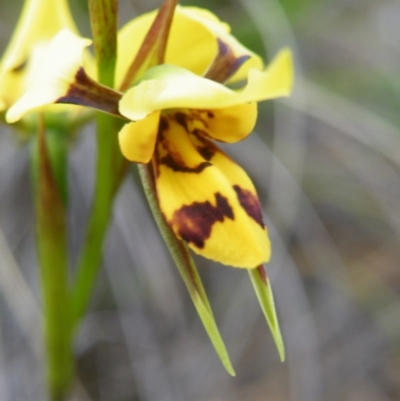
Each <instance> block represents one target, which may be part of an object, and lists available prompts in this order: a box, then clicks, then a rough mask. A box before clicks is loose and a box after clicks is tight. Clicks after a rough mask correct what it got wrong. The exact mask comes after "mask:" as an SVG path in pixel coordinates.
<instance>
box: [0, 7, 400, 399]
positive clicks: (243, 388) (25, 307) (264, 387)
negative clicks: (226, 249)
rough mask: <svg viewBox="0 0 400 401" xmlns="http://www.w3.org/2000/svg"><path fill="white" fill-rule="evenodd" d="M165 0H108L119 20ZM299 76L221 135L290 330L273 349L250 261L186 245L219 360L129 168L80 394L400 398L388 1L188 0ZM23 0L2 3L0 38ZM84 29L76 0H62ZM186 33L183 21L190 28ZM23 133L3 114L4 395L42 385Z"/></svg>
mask: <svg viewBox="0 0 400 401" xmlns="http://www.w3.org/2000/svg"><path fill="white" fill-rule="evenodd" d="M159 3H160V1H155V0H151V1H150V0H146V1H134V0H121V1H120V21H121V25H122V24H123V23H125V22H126V21H127V20H129V19H130V18H132V17H134V16H135V15H137V14H139V13H142V12H146V11H149V10H151V9H153V8H156V7H157V6H158V5H159ZM180 3H181V4H183V5H197V6H201V7H207V8H209V9H211V10H212V11H214V12H215V13H217V15H218V16H219V17H220V18H221V19H222V20H225V21H227V22H228V23H229V24H230V25H231V26H232V30H233V33H234V34H235V36H237V37H238V38H239V39H240V40H241V41H242V42H243V43H244V44H245V45H247V46H248V47H250V48H252V49H254V50H255V51H257V52H258V53H259V54H261V55H263V56H264V57H265V59H266V60H270V59H271V58H272V57H273V55H274V54H275V53H276V52H277V51H278V50H279V49H280V48H281V47H283V46H289V47H290V48H291V49H292V51H293V53H294V56H295V62H296V85H295V91H294V94H293V96H292V97H291V98H290V99H287V100H284V101H275V102H267V103H263V104H261V106H260V117H259V121H258V124H257V128H256V130H255V133H254V134H253V135H251V136H250V137H249V138H248V139H246V140H245V141H243V142H242V143H240V144H237V145H234V146H228V147H225V149H226V151H227V152H228V153H229V154H231V155H232V157H233V158H235V159H236V160H237V161H238V162H239V163H240V164H241V165H242V166H243V167H244V168H245V169H246V170H247V171H248V173H249V175H250V176H251V177H252V178H253V180H254V182H255V184H256V187H257V189H258V191H259V195H260V199H261V201H262V203H263V207H264V211H265V219H266V221H267V225H268V227H269V230H270V234H271V238H272V242H273V258H272V261H271V263H269V265H268V266H267V268H268V273H269V276H270V279H271V282H272V285H273V290H274V293H275V301H276V305H277V309H278V315H279V318H280V322H281V328H282V332H283V337H284V339H285V343H286V355H287V357H286V362H284V363H281V362H280V361H279V358H278V354H277V351H276V349H275V346H274V343H273V341H272V337H271V335H270V333H269V330H268V328H267V325H266V323H265V321H264V319H263V317H262V314H261V311H260V308H259V306H258V303H257V301H256V297H255V294H254V293H253V290H252V287H251V284H250V282H249V279H248V275H247V274H246V273H245V272H243V271H239V270H235V269H230V268H227V267H223V266H219V265H216V264H212V263H209V262H208V261H205V260H203V259H199V258H196V262H197V264H198V267H199V270H200V273H201V276H202V278H203V280H204V283H205V285H206V288H207V291H208V294H209V297H210V301H211V304H212V306H213V308H214V312H215V316H216V320H217V322H218V324H219V327H220V329H221V332H222V335H223V337H224V339H225V341H226V345H227V347H228V350H229V352H230V355H231V357H232V360H233V363H234V366H235V369H236V372H237V376H236V377H235V378H231V377H229V376H228V375H227V373H226V372H225V371H224V369H223V368H222V366H221V364H220V362H219V360H218V359H217V357H216V356H215V354H214V350H213V348H212V346H211V344H210V342H209V340H208V338H207V336H206V334H205V331H204V329H203V327H202V325H201V323H200V321H199V318H198V317H197V315H196V312H195V310H194V307H193V305H192V303H191V301H190V299H189V297H188V295H187V293H186V289H185V287H184V285H183V283H182V281H181V278H180V276H179V274H178V273H177V271H176V269H175V267H174V265H173V263H172V261H171V259H170V257H169V254H168V251H167V250H166V248H165V246H164V245H163V243H162V240H161V239H160V236H159V234H158V232H157V229H156V228H155V225H154V223H153V220H152V218H151V216H150V215H149V211H148V208H147V205H146V203H145V201H144V198H143V195H142V190H141V188H140V185H139V183H138V177H137V173H136V169H135V168H133V169H132V176H131V177H129V179H128V180H127V181H126V182H125V184H124V185H123V187H122V189H121V191H120V193H119V196H118V199H117V201H116V204H115V213H114V220H113V223H112V227H111V229H110V231H109V235H108V239H107V244H106V250H105V257H104V263H103V269H102V273H101V275H100V277H99V281H98V284H97V287H96V292H95V294H94V296H93V301H92V305H91V309H90V312H89V313H88V315H87V317H86V318H85V321H84V322H83V325H82V329H81V330H80V333H79V338H78V341H77V344H76V356H77V360H78V362H77V364H78V379H77V383H76V386H75V389H74V391H73V394H72V396H71V400H79V401H80V400H83V401H89V400H93V401H136V400H137V401H181V400H182V401H183V400H191V401H194V400H201V401H228V400H229V401H241V400H249V401H340V400H343V401H389V400H390V401H394V400H400V113H399V99H400V79H399V76H400V25H399V21H400V2H399V1H397V0H380V1H375V0H280V1H278V0H219V1H217V0H213V1H211V0H210V1H207V0H197V1H194V0H190V1H188V0H187V1H181V2H180ZM21 4H22V0H13V1H7V0H2V1H1V3H0V51H2V50H3V49H4V48H5V46H6V44H7V40H8V38H9V36H10V34H11V32H12V30H13V26H14V24H15V21H16V19H17V16H18V13H19V10H20V7H21ZM71 6H72V9H73V12H74V16H75V17H76V18H77V20H78V23H79V26H80V28H81V31H82V33H83V34H85V35H90V29H89V27H88V23H87V21H88V15H87V3H86V1H83V0H74V1H71ZM188 34H190V33H188ZM93 160H94V136H93V127H90V126H89V127H88V128H87V129H85V130H84V131H83V132H82V133H81V134H80V135H79V136H78V137H77V138H76V141H75V142H74V144H73V145H72V148H71V156H70V184H71V187H72V191H71V195H72V202H71V208H70V228H71V233H72V234H71V252H72V253H73V254H74V255H75V254H76V250H77V249H78V247H79V244H80V243H81V241H82V237H83V227H82V221H84V219H85V218H86V216H87V213H88V210H89V207H90V200H91V191H92V188H93ZM39 302H40V296H39V292H38V288H37V267H36V262H35V250H34V230H33V213H32V198H31V194H30V185H29V170H28V150H27V147H26V146H23V144H21V143H19V142H18V141H17V140H16V137H15V135H14V134H13V132H12V130H11V129H10V128H9V127H6V126H1V127H0V400H1V401H35V400H43V399H44V390H43V378H42V377H43V358H42V356H41V353H42V345H41V332H40V314H39V310H40V309H39Z"/></svg>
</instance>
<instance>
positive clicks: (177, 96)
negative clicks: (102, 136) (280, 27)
mask: <svg viewBox="0 0 400 401" xmlns="http://www.w3.org/2000/svg"><path fill="white" fill-rule="evenodd" d="M292 83H293V72H292V58H291V53H290V51H289V50H282V51H281V52H280V53H279V54H278V55H277V57H276V58H275V59H274V60H273V62H272V63H271V65H270V67H269V68H267V70H265V71H258V70H254V69H252V70H250V71H249V77H248V83H247V85H246V86H245V88H244V89H243V90H241V91H234V90H231V89H228V88H227V87H225V86H223V85H221V84H219V83H217V82H214V81H211V80H209V79H206V78H202V77H199V76H197V75H195V74H193V73H191V72H190V71H187V70H184V69H182V68H179V67H175V66H171V65H161V66H157V67H154V68H151V69H150V70H149V71H148V72H147V73H146V74H144V76H143V80H142V81H141V82H140V83H139V84H137V85H136V86H134V87H133V88H131V89H130V90H128V91H127V92H126V94H125V95H124V96H123V98H122V100H121V102H120V112H121V114H122V115H124V116H126V117H127V118H129V119H131V120H140V119H142V118H143V117H145V116H146V115H147V114H149V113H151V112H152V111H155V110H163V109H174V108H188V109H205V110H209V109H223V108H227V107H232V106H239V105H241V104H243V103H246V102H253V101H261V100H267V99H272V98H275V97H279V96H288V95H289V94H290V91H291V88H292Z"/></svg>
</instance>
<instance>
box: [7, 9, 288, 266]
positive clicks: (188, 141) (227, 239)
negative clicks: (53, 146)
mask: <svg viewBox="0 0 400 401" xmlns="http://www.w3.org/2000/svg"><path fill="white" fill-rule="evenodd" d="M153 19H154V13H150V14H148V15H145V16H143V17H141V18H139V19H137V20H134V21H133V22H131V23H130V24H128V25H127V26H126V27H125V28H123V29H122V30H121V33H120V36H119V58H118V62H117V78H116V80H117V83H118V86H119V87H124V85H123V82H124V76H125V74H126V70H127V68H128V63H127V62H126V59H127V58H128V59H131V58H132V57H131V56H132V55H131V54H130V53H129V52H130V51H137V50H135V49H133V50H132V49H131V46H130V42H129V40H128V38H129V37H130V35H132V36H131V37H135V38H137V37H138V35H139V33H140V34H141V35H142V37H144V35H145V33H146V31H147V29H148V27H149V26H150V25H151V22H152V20H153ZM185 32H190V35H187V34H185ZM135 35H136V36H135ZM87 45H88V41H87V40H86V39H82V38H78V37H76V36H75V35H73V34H72V33H70V32H67V31H64V32H62V33H60V34H59V35H58V36H57V37H56V38H55V39H54V41H53V43H52V44H51V46H49V50H48V51H47V52H46V55H45V57H44V58H43V59H42V63H41V66H40V68H38V69H37V77H36V81H35V82H34V83H33V85H32V86H31V88H30V89H29V90H28V91H27V92H26V93H25V94H24V96H23V97H22V98H21V99H20V100H19V101H18V102H17V103H16V104H15V105H14V106H13V107H12V108H11V109H10V110H9V112H8V115H7V118H8V120H9V121H10V122H13V121H16V120H17V119H19V118H20V117H21V116H22V115H24V114H25V113H27V112H28V111H31V110H35V109H37V108H39V107H42V106H45V105H48V104H50V103H57V102H58V103H75V104H80V105H86V106H90V107H95V108H98V109H100V110H103V111H106V112H108V113H111V114H115V115H117V116H119V117H122V118H125V119H127V120H130V122H128V123H127V124H125V126H124V127H123V128H122V130H121V131H120V133H119V142H120V148H121V151H122V153H123V155H124V156H125V157H126V158H127V159H128V160H131V161H133V162H137V163H152V166H153V171H154V179H155V185H156V191H157V197H158V202H159V206H160V209H161V211H162V213H163V215H164V218H165V220H166V222H167V223H168V225H169V226H170V227H171V229H172V230H173V232H174V233H175V235H176V236H177V237H178V238H180V239H182V240H184V241H185V242H186V243H187V244H188V246H189V247H190V248H191V249H192V250H193V251H195V252H196V253H198V254H200V255H202V256H204V257H206V258H209V259H213V260H216V261H218V262H221V263H223V264H226V265H231V266H235V267H242V268H250V269H252V268H256V267H258V266H259V265H261V264H262V263H264V262H267V261H268V260H269V258H270V253H271V247H270V242H269V239H268V235H267V231H266V229H265V226H264V223H263V220H262V210H261V206H260V203H259V200H258V197H257V194H256V190H255V188H254V186H253V184H252V182H251V180H250V178H249V177H248V175H247V174H246V172H245V171H244V170H243V169H242V168H241V167H239V166H238V165H237V164H236V163H235V162H234V161H233V160H232V159H230V158H229V157H228V156H227V155H226V154H225V153H224V152H223V151H222V150H221V149H219V148H218V147H217V146H216V145H215V143H214V142H213V141H220V142H227V143H232V142H237V141H240V140H242V139H244V138H245V137H247V136H248V135H249V134H250V133H251V131H252V129H253V128H254V125H255V123H256V119H257V102H259V101H263V100H268V99H273V98H277V97H281V96H288V95H289V94H290V91H291V87H292V81H293V72H292V60H291V54H290V52H289V51H288V50H286V49H284V50H282V51H281V52H280V53H279V54H278V55H277V56H276V57H275V59H274V60H273V61H272V63H271V64H270V65H269V67H267V68H266V69H264V68H263V63H262V61H261V59H260V57H258V56H257V55H255V54H254V53H252V52H251V51H249V50H248V49H246V48H245V47H243V46H242V45H240V44H239V43H238V42H237V41H236V39H234V38H233V36H231V35H230V34H229V27H228V26H227V25H226V24H224V23H222V22H220V21H219V20H218V19H217V18H216V17H215V16H214V15H213V14H211V13H209V12H207V11H204V10H200V9H197V8H184V7H177V9H176V11H175V15H174V19H173V21H172V26H171V31H170V36H169V41H168V46H167V51H166V55H165V64H163V65H158V66H155V67H152V68H150V69H149V70H147V71H146V72H145V73H144V74H143V75H142V76H140V77H139V79H138V80H137V81H136V82H134V83H133V86H131V87H130V88H129V89H128V90H127V91H126V92H124V93H123V92H119V91H116V90H112V89H111V88H106V87H104V86H100V85H99V84H97V83H96V82H95V81H93V80H91V79H90V78H88V76H87V75H86V74H85V71H84V70H83V68H82V51H83V49H84V48H85V46H87ZM244 79H246V80H247V82H246V83H245V85H244V86H243V87H242V88H241V89H238V90H233V89H230V88H229V87H228V86H226V85H231V84H235V83H239V82H241V81H243V80H244ZM124 89H125V88H124Z"/></svg>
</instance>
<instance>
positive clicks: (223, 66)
mask: <svg viewBox="0 0 400 401" xmlns="http://www.w3.org/2000/svg"><path fill="white" fill-rule="evenodd" d="M217 40H218V54H217V55H216V57H215V59H214V60H213V62H212V64H211V65H210V67H209V69H208V70H207V72H206V74H205V75H204V76H205V78H208V79H211V80H213V81H216V82H220V83H224V82H226V81H227V80H228V79H229V78H230V77H231V76H233V74H235V72H236V71H237V70H238V69H239V68H240V67H241V66H242V64H243V63H244V62H245V61H246V60H248V59H249V58H250V56H249V55H244V56H241V57H236V56H235V54H234V53H233V50H232V49H231V48H230V46H229V45H228V44H227V43H225V42H223V41H222V40H221V39H219V38H218V39H217Z"/></svg>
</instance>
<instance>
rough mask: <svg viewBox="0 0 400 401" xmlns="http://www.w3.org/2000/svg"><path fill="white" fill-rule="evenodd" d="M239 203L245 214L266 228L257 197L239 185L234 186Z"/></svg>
mask: <svg viewBox="0 0 400 401" xmlns="http://www.w3.org/2000/svg"><path fill="white" fill-rule="evenodd" d="M233 189H234V190H235V192H236V194H237V197H238V199H239V203H240V205H241V206H242V208H243V209H244V210H245V212H246V213H247V214H248V215H249V216H250V217H251V218H252V219H253V220H254V221H255V222H256V223H257V224H258V225H260V226H261V228H264V227H265V225H264V222H263V219H262V212H261V205H260V202H259V200H258V198H257V196H256V195H254V194H253V193H252V192H250V191H249V190H247V189H243V188H241V187H240V186H239V185H234V186H233Z"/></svg>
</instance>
